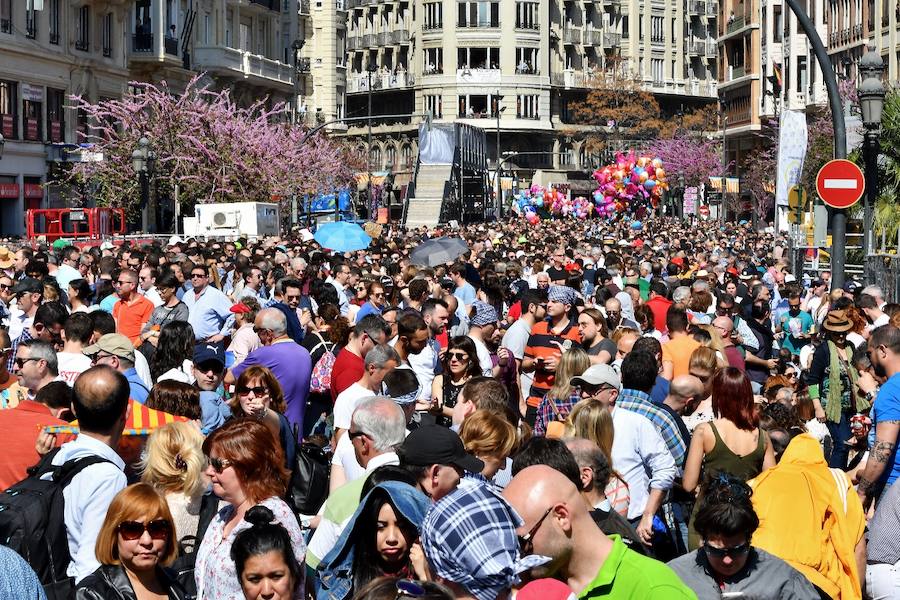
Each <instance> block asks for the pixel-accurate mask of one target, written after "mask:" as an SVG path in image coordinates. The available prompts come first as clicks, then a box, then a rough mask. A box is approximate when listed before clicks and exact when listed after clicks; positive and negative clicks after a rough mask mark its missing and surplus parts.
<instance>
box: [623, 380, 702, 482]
mask: <svg viewBox="0 0 900 600" xmlns="http://www.w3.org/2000/svg"><path fill="white" fill-rule="evenodd" d="M616 408H623V409H625V410H628V411H631V412H633V413H637V414H639V415H641V416H642V417H646V418H647V419H648V420H649V421H650V422H651V423H653V426H654V427H656V429H657V431H659V435H661V436H662V439H663V441H664V442H665V443H666V448H668V449H669V452H671V453H672V458H674V459H675V466H676V467H678V469H679V471H680V470H681V469H683V468H684V459H685V456H686V455H687V446H686V445H685V443H684V440H683V439H682V437H681V435H680V432H679V430H678V424H677V423H676V422H675V421H674V419H673V418H672V415H671V414H669V413H668V412H666V411H665V410H663V409H662V408H660V407H659V406H657V405H656V404H653V401H652V400H651V399H650V395H649V394H645V393H644V392H640V391H638V390H627V389H626V390H622V393H621V394H619V397H618V399H617V400H616Z"/></svg>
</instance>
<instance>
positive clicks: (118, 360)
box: [75, 333, 150, 404]
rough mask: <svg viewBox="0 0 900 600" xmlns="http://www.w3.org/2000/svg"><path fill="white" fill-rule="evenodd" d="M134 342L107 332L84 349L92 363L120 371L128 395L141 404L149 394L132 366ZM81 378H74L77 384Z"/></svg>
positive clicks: (119, 334)
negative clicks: (126, 386)
mask: <svg viewBox="0 0 900 600" xmlns="http://www.w3.org/2000/svg"><path fill="white" fill-rule="evenodd" d="M134 352H135V350H134V344H132V343H131V340H129V339H128V338H127V337H125V336H124V335H122V334H121V333H107V334H106V335H104V336H102V337H101V338H100V339H99V340H97V343H95V344H91V345H90V346H88V347H87V348H85V349H84V354H85V356H89V357H90V359H91V364H92V365H106V366H108V367H111V368H113V369H115V370H116V371H118V372H120V373H121V374H122V375H123V376H124V377H125V379H126V381H128V388H129V397H130V398H132V399H133V400H134V401H135V402H139V403H141V404H143V403H144V402H146V401H147V396H149V395H150V390H149V389H148V388H147V386H146V385H144V382H143V380H141V377H140V375H138V372H137V370H136V369H135V368H134ZM80 379H81V378H80V377H79V378H78V379H76V380H75V383H76V384H77V383H78V381H79V380H80Z"/></svg>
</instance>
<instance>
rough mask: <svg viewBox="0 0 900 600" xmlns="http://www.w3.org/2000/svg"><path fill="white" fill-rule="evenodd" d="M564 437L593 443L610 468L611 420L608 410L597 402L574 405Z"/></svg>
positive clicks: (612, 435) (587, 401) (590, 401)
mask: <svg viewBox="0 0 900 600" xmlns="http://www.w3.org/2000/svg"><path fill="white" fill-rule="evenodd" d="M566 437H576V438H582V439H585V440H590V441H592V442H594V443H595V444H597V446H598V447H599V448H600V450H601V451H602V452H603V454H604V456H606V460H607V461H608V462H609V464H610V466H612V464H613V462H612V445H613V438H614V437H615V431H614V430H613V420H612V415H611V414H609V409H608V408H606V406H605V405H604V404H603V403H602V402H600V401H599V400H582V401H581V402H578V403H577V404H575V406H574V407H573V408H572V412H570V413H569V417H568V418H567V419H566Z"/></svg>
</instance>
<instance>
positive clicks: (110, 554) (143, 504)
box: [94, 483, 178, 566]
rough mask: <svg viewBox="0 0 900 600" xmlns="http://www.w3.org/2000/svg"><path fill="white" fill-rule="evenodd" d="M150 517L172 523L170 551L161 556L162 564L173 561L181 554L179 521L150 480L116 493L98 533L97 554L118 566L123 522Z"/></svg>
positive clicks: (108, 562)
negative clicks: (178, 539) (176, 536)
mask: <svg viewBox="0 0 900 600" xmlns="http://www.w3.org/2000/svg"><path fill="white" fill-rule="evenodd" d="M139 519H147V522H149V521H153V520H154V519H163V520H165V521H168V523H169V538H168V539H167V540H166V550H165V552H164V553H163V556H162V557H161V558H160V559H159V564H160V565H161V566H167V565H170V564H172V562H173V561H174V560H175V558H176V557H177V556H178V544H177V543H176V540H175V523H174V522H173V520H172V513H171V512H170V511H169V505H168V504H167V503H166V499H165V498H164V497H163V495H162V494H161V493H160V492H159V491H158V490H157V489H156V488H154V487H153V486H152V485H150V484H148V483H135V484H133V485H129V486H128V487H127V488H125V489H124V490H122V491H121V492H119V493H118V494H116V497H115V498H113V500H112V502H111V503H110V505H109V510H107V511H106V519H105V520H104V521H103V526H102V527H101V528H100V533H98V534H97V544H96V545H95V546H94V553H95V554H96V556H97V560H98V561H100V564H103V565H118V564H121V562H120V560H119V535H118V534H119V525H120V524H121V523H122V522H123V521H137V520H139Z"/></svg>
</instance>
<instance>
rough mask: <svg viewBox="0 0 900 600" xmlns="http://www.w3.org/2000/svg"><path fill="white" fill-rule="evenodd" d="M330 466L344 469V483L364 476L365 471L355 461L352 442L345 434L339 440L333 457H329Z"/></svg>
mask: <svg viewBox="0 0 900 600" xmlns="http://www.w3.org/2000/svg"><path fill="white" fill-rule="evenodd" d="M331 464H332V465H337V466H339V467H342V468H343V469H344V477H345V479H346V481H353V480H354V479H359V478H360V477H362V476H363V475H365V474H366V470H365V469H364V468H363V467H362V465H360V464H359V462H358V461H357V460H356V452H354V450H353V442H351V441H350V436H349V435H346V434H344V435H342V436H341V439H339V440H338V443H337V447H336V448H335V449H334V456H332V457H331Z"/></svg>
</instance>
